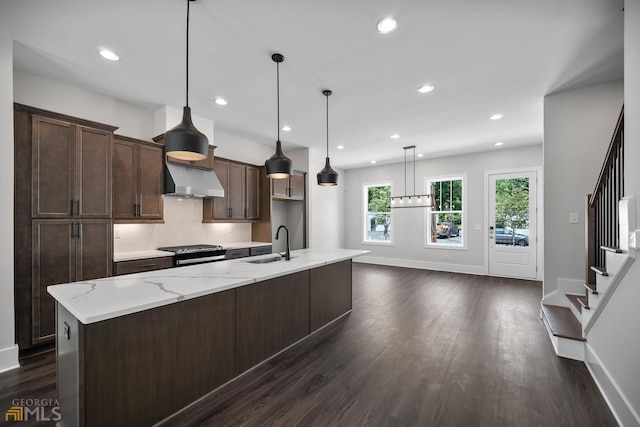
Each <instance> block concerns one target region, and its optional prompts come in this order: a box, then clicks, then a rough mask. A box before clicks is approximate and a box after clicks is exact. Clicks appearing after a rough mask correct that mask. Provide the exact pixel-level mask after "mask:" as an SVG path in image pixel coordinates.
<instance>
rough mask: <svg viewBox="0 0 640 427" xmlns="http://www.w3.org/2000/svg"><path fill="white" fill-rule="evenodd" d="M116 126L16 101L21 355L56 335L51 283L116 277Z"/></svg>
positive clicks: (17, 290) (17, 292) (16, 239)
mask: <svg viewBox="0 0 640 427" xmlns="http://www.w3.org/2000/svg"><path fill="white" fill-rule="evenodd" d="M115 129H117V128H116V127H114V126H109V125H105V124H101V123H96V122H92V121H88V120H84V119H80V118H77V117H71V116H67V115H63V114H59V113H55V112H51V111H46V110H42V109H39V108H34V107H29V106H26V105H21V104H17V103H16V104H14V133H15V138H14V152H15V155H14V156H15V193H14V194H15V196H14V197H15V198H14V253H15V264H14V265H15V268H14V272H15V273H14V278H15V279H14V280H15V282H14V286H15V312H16V342H17V344H18V346H19V347H20V351H21V356H22V355H24V354H25V352H28V351H30V349H31V348H33V347H35V346H38V345H40V344H44V343H47V342H52V341H53V339H54V337H55V329H54V328H55V325H54V322H55V317H54V309H53V307H54V305H53V299H52V298H51V297H50V296H49V294H48V293H47V286H49V285H53V284H58V283H68V282H71V281H77V280H87V279H94V278H98V277H106V276H110V275H111V270H112V265H113V259H112V252H113V238H112V229H113V224H112V153H113V151H112V150H113V131H114V130H115Z"/></svg>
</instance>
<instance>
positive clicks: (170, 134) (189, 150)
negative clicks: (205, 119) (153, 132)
mask: <svg viewBox="0 0 640 427" xmlns="http://www.w3.org/2000/svg"><path fill="white" fill-rule="evenodd" d="M164 146H165V150H166V152H167V156H169V157H173V158H174V159H180V160H195V161H197V160H203V159H206V158H207V154H209V140H208V139H207V137H206V136H205V134H203V133H202V132H200V131H199V130H198V129H196V127H195V126H194V125H193V122H192V121H191V108H189V107H184V110H183V113H182V122H180V123H179V124H178V125H177V126H176V127H174V128H172V129H170V130H168V131H167V133H165V135H164Z"/></svg>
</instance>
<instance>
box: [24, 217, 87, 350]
mask: <svg viewBox="0 0 640 427" xmlns="http://www.w3.org/2000/svg"><path fill="white" fill-rule="evenodd" d="M32 227H33V232H32V238H33V244H32V251H33V254H32V259H33V279H32V282H31V285H32V292H33V307H32V311H31V316H32V318H31V320H32V325H33V326H32V328H31V330H32V337H31V340H32V344H39V343H42V342H46V341H50V340H52V339H53V338H54V337H55V302H54V299H53V297H52V296H51V295H49V294H48V293H47V286H49V285H56V284H60V283H69V282H72V281H73V280H74V277H75V264H76V260H75V241H74V239H72V232H73V231H74V228H73V225H72V222H71V221H69V220H58V219H52V220H34V221H32Z"/></svg>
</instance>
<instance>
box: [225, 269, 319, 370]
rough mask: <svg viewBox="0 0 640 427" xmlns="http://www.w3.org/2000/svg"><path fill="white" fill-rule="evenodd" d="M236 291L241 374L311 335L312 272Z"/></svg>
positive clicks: (238, 367)
mask: <svg viewBox="0 0 640 427" xmlns="http://www.w3.org/2000/svg"><path fill="white" fill-rule="evenodd" d="M236 292H237V294H236V301H237V316H238V317H237V318H238V324H237V331H238V335H237V364H236V368H237V373H238V374H240V373H242V372H244V371H246V370H247V369H249V368H251V367H252V366H254V365H256V364H258V363H260V362H261V361H263V360H265V359H267V358H269V357H270V356H272V355H274V354H276V353H277V352H279V351H280V350H282V349H284V348H286V347H288V346H289V345H291V344H293V343H295V342H296V341H298V340H300V339H302V338H304V337H305V336H307V335H308V334H309V271H302V272H299V273H294V274H289V275H287V276H283V277H277V278H275V279H271V280H266V281H264V282H258V283H256V284H253V285H247V286H243V287H240V288H237V290H236Z"/></svg>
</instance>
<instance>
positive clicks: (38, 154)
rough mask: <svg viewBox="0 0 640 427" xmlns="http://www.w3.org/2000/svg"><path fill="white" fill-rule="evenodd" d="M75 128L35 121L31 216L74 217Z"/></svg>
mask: <svg viewBox="0 0 640 427" xmlns="http://www.w3.org/2000/svg"><path fill="white" fill-rule="evenodd" d="M74 128H75V127H74V126H73V125H71V124H70V123H66V122H62V121H59V120H54V119H49V118H45V117H40V116H33V118H32V169H31V182H32V201H31V211H32V216H33V217H36V218H38V217H39V218H56V217H58V218H62V217H69V216H71V205H72V203H74V199H75V194H74V182H75V166H74V164H75V158H74V153H75V150H74V145H75V129H74Z"/></svg>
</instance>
